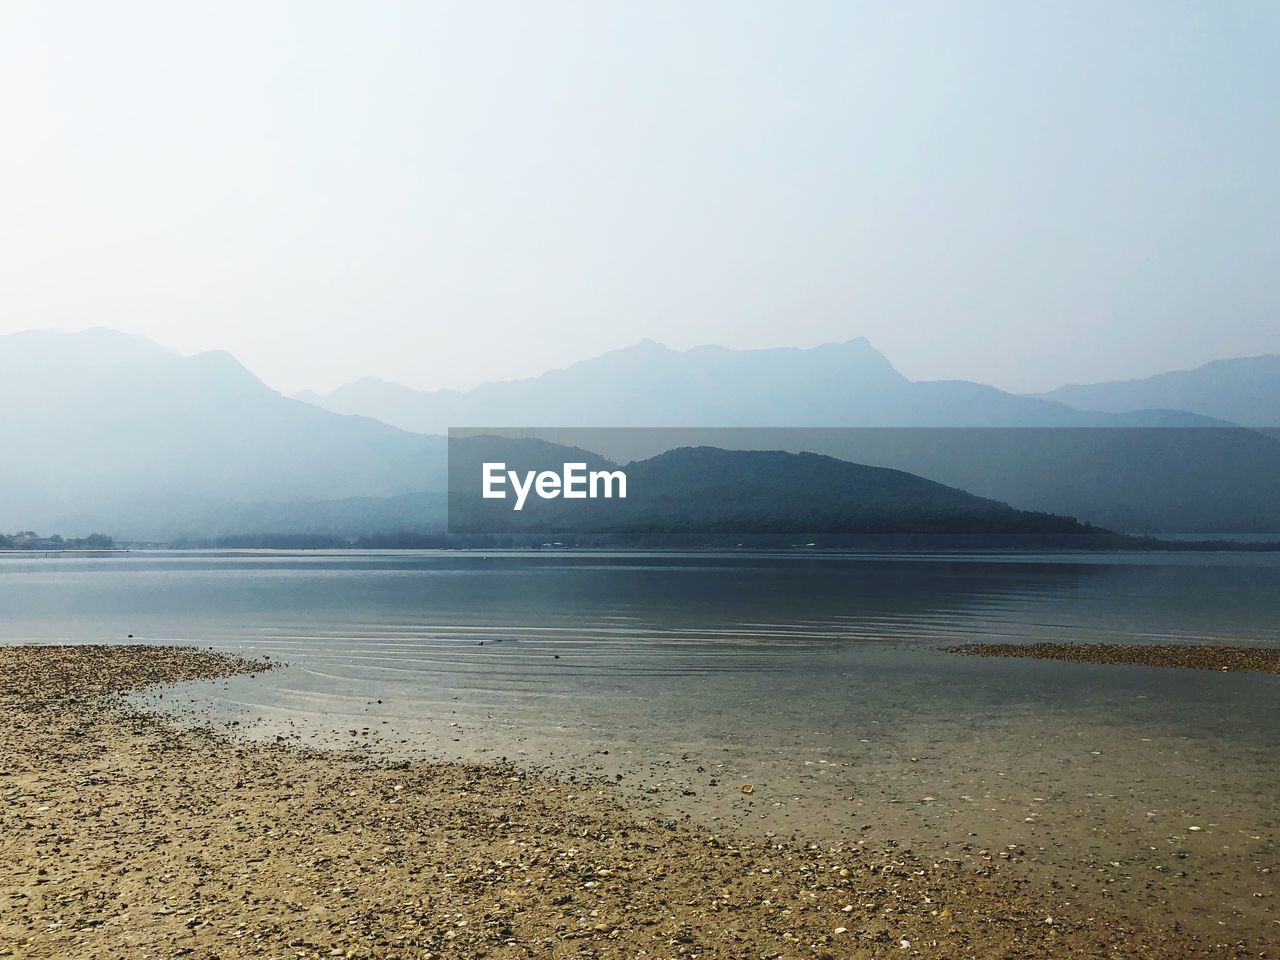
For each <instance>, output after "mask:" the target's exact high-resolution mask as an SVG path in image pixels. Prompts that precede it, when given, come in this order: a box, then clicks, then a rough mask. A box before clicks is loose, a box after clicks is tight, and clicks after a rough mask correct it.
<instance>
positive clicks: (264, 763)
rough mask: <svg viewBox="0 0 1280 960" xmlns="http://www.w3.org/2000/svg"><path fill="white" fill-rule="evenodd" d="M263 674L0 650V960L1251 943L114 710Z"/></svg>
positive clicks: (980, 950)
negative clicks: (161, 691)
mask: <svg viewBox="0 0 1280 960" xmlns="http://www.w3.org/2000/svg"><path fill="white" fill-rule="evenodd" d="M268 667H269V665H268V664H265V663H261V662H258V663H254V662H251V661H245V660H239V659H237V658H234V657H230V656H227V655H220V654H213V653H210V652H207V651H200V650H196V649H194V648H184V647H177V648H174V647H144V646H111V647H108V646H91V647H64V646H24V647H0V704H2V705H3V709H4V713H5V720H6V725H5V733H4V738H5V743H4V748H5V753H6V756H8V757H10V758H12V759H11V761H10V763H9V764H8V765H7V766H8V767H10V768H11V769H7V770H5V771H4V775H3V776H2V777H0V796H2V797H3V808H2V809H3V826H4V829H3V830H2V831H0V848H2V849H0V853H2V856H0V876H2V877H3V878H4V879H3V881H2V882H0V891H3V895H4V897H5V902H6V904H7V909H6V911H5V912H4V914H3V915H0V956H4V955H8V956H29V957H59V956H69V955H74V956H78V957H104V958H105V957H113V956H120V955H131V956H132V955H141V954H143V953H150V954H151V955H152V956H157V957H160V956H178V955H186V956H204V957H212V956H214V955H217V956H220V957H223V958H229V957H237V956H260V955H272V956H290V957H296V958H303V957H306V958H311V957H325V956H350V957H369V958H373V957H383V956H397V957H401V956H410V957H423V958H431V957H445V956H466V957H471V956H477V957H478V956H495V957H497V956H511V957H525V956H546V955H552V956H569V955H586V956H597V957H623V956H636V955H637V954H639V953H640V951H647V952H648V955H650V956H689V957H692V956H694V955H700V956H703V957H747V956H751V957H759V956H770V957H825V956H831V957H835V956H842V957H843V956H852V957H879V956H934V957H953V956H973V957H999V956H1005V955H1007V954H1009V953H1010V952H1011V951H1016V953H1017V955H1019V956H1022V957H1046V958H1047V957H1114V956H1143V957H1169V958H1184V957H1185V958H1194V957H1227V956H1235V957H1246V956H1258V955H1259V953H1260V952H1261V951H1262V950H1264V949H1265V948H1264V947H1263V946H1262V945H1261V943H1255V944H1253V945H1252V946H1249V945H1246V944H1245V943H1241V942H1239V940H1238V938H1237V939H1236V940H1233V941H1232V942H1231V943H1225V942H1209V941H1208V940H1204V939H1201V940H1197V939H1195V938H1193V937H1192V936H1191V935H1190V934H1187V933H1183V932H1179V931H1177V930H1176V929H1173V927H1172V925H1171V926H1170V928H1167V929H1162V928H1160V927H1156V926H1152V925H1150V924H1147V923H1143V922H1140V921H1136V920H1129V919H1125V918H1123V917H1121V916H1118V915H1110V916H1107V915H1103V914H1099V913H1097V912H1096V911H1093V910H1087V909H1085V908H1083V907H1080V906H1078V905H1068V904H1067V903H1066V902H1065V901H1066V899H1067V897H1066V896H1065V895H1064V893H1065V892H1064V891H1061V890H1055V889H1052V888H1050V887H1048V886H1044V885H1037V884H1032V883H1030V882H1028V881H1027V880H1026V879H1025V878H1023V877H1020V876H1018V875H1016V874H1015V873H1014V872H1013V871H1007V870H1004V869H1002V868H1001V866H1000V865H999V864H997V863H993V864H990V865H985V866H982V867H979V868H973V867H970V866H965V865H962V864H960V863H959V862H957V861H954V860H950V859H933V858H931V857H929V856H928V855H927V854H924V853H917V852H912V851H908V850H903V849H899V848H898V847H896V846H893V845H889V846H886V847H884V848H880V849H875V848H871V847H868V846H866V845H864V844H859V843H858V842H857V841H856V840H855V841H852V842H849V843H846V844H827V845H823V846H818V845H816V844H809V843H806V842H805V841H804V840H799V839H795V838H790V839H787V840H782V839H780V838H777V837H765V838H759V839H757V838H753V837H744V836H742V835H740V834H731V833H727V832H726V833H712V832H709V831H708V830H707V829H706V828H703V827H700V826H699V825H698V824H697V823H695V822H673V821H670V820H666V819H663V818H662V817H661V816H660V815H655V814H654V812H653V811H650V810H645V809H643V808H642V807H641V806H640V805H637V804H634V803H633V804H627V803H626V802H624V801H623V799H622V798H621V796H620V795H619V794H618V793H616V792H614V791H612V790H610V789H609V788H608V787H604V786H601V785H599V784H584V783H574V782H565V781H564V780H560V779H556V778H553V777H548V776H545V775H541V774H533V773H529V772H527V771H524V770H522V769H521V768H519V767H516V766H514V765H511V764H501V763H490V764H468V763H457V762H451V763H427V762H418V763H407V762H387V761H381V762H379V761H376V760H370V759H367V758H362V757H359V756H357V755H354V754H352V753H337V752H322V751H316V750H307V749H303V748H299V747H293V746H288V745H285V744H282V743H266V744H254V743H239V742H235V741H232V740H231V739H229V738H228V737H227V736H225V735H223V734H221V733H219V732H218V731H216V730H208V729H199V728H189V727H180V726H177V725H175V724H173V723H169V722H166V721H165V720H163V719H161V718H158V717H156V716H154V715H148V714H142V713H139V712H137V711H136V710H131V709H128V708H126V707H125V706H124V705H123V704H122V703H121V702H120V701H119V700H118V699H117V698H116V697H115V695H116V694H119V693H123V692H125V691H129V690H137V689H140V688H142V687H144V686H146V685H149V684H153V683H157V682H164V681H166V680H193V679H198V678H203V679H206V680H217V679H220V678H226V677H228V676H232V675H236V674H243V673H254V672H259V671H262V670H264V669H268ZM904 941H905V942H906V946H904V945H903V942H904ZM6 951H8V952H7V953H6Z"/></svg>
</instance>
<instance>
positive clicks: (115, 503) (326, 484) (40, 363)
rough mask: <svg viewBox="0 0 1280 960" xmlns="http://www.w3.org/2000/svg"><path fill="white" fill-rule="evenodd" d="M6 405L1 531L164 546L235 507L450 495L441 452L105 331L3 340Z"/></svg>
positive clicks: (195, 359) (212, 362) (244, 374)
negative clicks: (104, 533)
mask: <svg viewBox="0 0 1280 960" xmlns="http://www.w3.org/2000/svg"><path fill="white" fill-rule="evenodd" d="M0 403H3V406H4V410H5V415H4V417H3V418H0V448H3V449H4V450H5V451H6V457H5V459H6V465H5V470H4V475H3V479H2V480H0V486H2V487H3V489H2V491H0V529H5V528H18V527H21V528H24V529H31V528H34V529H45V530H50V531H57V532H64V533H68V534H71V533H75V532H77V531H82V530H86V529H99V530H101V529H109V530H111V532H112V533H113V534H114V535H115V536H117V537H136V538H146V537H151V536H169V535H173V534H175V533H180V532H182V531H183V529H184V523H185V522H186V518H191V519H192V520H193V521H195V520H197V519H199V518H207V517H208V516H210V515H216V514H217V513H218V512H220V511H222V510H225V509H229V508H231V507H232V506H233V505H236V504H245V503H257V502H264V501H277V502H290V501H307V500H332V499H339V498H345V497H370V496H373V497H385V496H394V495H398V494H406V493H410V492H415V491H421V490H423V489H437V490H439V489H441V488H442V487H443V485H444V441H443V440H442V439H440V438H431V437H423V436H420V435H417V434H410V433H406V432H404V431H402V430H398V429H396V428H395V427H391V426H388V425H387V424H384V423H380V422H379V421H377V420H372V419H368V418H364V417H353V416H342V415H339V414H335V413H331V412H329V411H327V410H322V409H320V408H318V407H315V406H312V405H309V404H305V403H302V402H300V401H297V400H291V399H289V398H287V397H284V396H282V395H281V394H279V393H277V392H276V391H274V390H272V389H271V388H269V387H267V386H266V385H265V384H263V383H262V382H261V381H260V380H258V379H257V378H256V377H255V376H254V375H253V374H251V373H250V372H249V371H248V370H246V369H245V368H244V367H243V366H241V365H240V364H239V363H238V362H237V361H236V360H235V359H234V358H233V357H232V356H231V355H230V354H227V353H224V352H221V351H211V352H208V353H201V354H197V355H195V356H191V357H184V356H181V355H179V354H176V353H173V352H172V351H169V350H165V349H163V348H161V347H159V346H157V345H156V344H154V343H152V342H150V341H148V340H145V339H141V338H137V337H130V336H126V335H124V334H120V333H116V332H114V331H110V330H104V329H94V330H87V331H83V332H81V333H61V332H44V331H42V332H33V333H22V334H16V335H12V336H4V337H0ZM199 522H200V523H203V522H204V520H200V521H199Z"/></svg>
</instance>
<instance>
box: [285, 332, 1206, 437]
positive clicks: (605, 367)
mask: <svg viewBox="0 0 1280 960" xmlns="http://www.w3.org/2000/svg"><path fill="white" fill-rule="evenodd" d="M304 399H307V400H308V401H309V402H312V403H315V404H318V405H320V406H322V407H324V408H325V409H327V410H331V411H334V412H337V413H348V414H360V415H362V416H367V417H375V418H376V419H379V420H382V421H383V422H384V423H390V424H393V425H395V426H397V427H400V428H402V429H405V430H411V431H414V432H418V433H443V432H444V431H446V430H448V429H449V428H450V427H477V426H515V425H520V424H529V425H536V426H580V427H586V426H614V427H621V426H694V427H734V426H743V427H768V426H783V427H794V426H808V427H822V426H841V427H844V426H893V427H913V426H928V427H960V426H966V427H975V426H983V427H1032V426H1034V427H1065V426H1076V427H1097V426H1153V425H1171V426H1172V425H1176V426H1191V425H1204V424H1206V423H1208V422H1209V421H1208V420H1206V419H1204V418H1201V417H1198V416H1196V415H1194V414H1188V413H1185V412H1180V411H1176V410H1151V411H1146V410H1143V411H1125V412H1121V413H1098V412H1091V411H1082V410H1077V409H1074V408H1072V407H1069V406H1067V405H1066V404H1063V403H1059V402H1056V401H1053V400H1045V399H1040V398H1036V397H1022V396H1017V395H1014V394H1011V393H1006V392H1004V391H1003V390H998V389H996V388H995V387H989V386H985V385H983V384H980V383H973V382H971V381H966V380H938V381H913V380H909V379H908V378H906V377H904V376H903V375H902V374H901V373H899V372H898V371H897V370H895V369H894V367H893V365H892V364H891V363H890V362H889V361H888V359H887V358H886V357H885V356H884V355H883V354H881V353H880V352H879V351H877V350H876V349H875V348H874V347H872V346H871V344H870V343H868V342H867V341H866V340H865V339H863V338H861V337H859V338H857V339H854V340H850V341H848V342H846V343H838V344H827V345H825V346H820V347H814V348H812V349H807V350H801V349H791V348H782V349H772V350H729V349H726V348H724V347H715V346H704V347H695V348H694V349H692V350H685V351H677V350H671V349H669V348H667V347H664V346H662V345H661V344H657V343H654V342H652V341H649V340H646V341H644V342H642V343H639V344H636V345H635V346H633V347H627V348H625V349H622V350H615V351H612V352H611V353H606V354H604V355H603V356H599V357H594V358H592V359H589V360H583V361H581V362H580V363H576V364H574V365H572V366H570V367H567V368H565V369H563V370H553V371H551V372H549V373H545V374H543V375H541V376H539V377H533V378H530V379H527V380H514V381H506V382H500V383H486V384H482V385H481V386H478V387H476V388H475V389H473V390H469V391H465V392H460V391H456V390H439V391H431V392H423V391H416V390H411V389H409V388H408V387H403V386H400V385H398V384H393V383H387V382H386V381H383V380H378V379H376V378H372V377H367V378H365V379H362V380H357V381H355V382H354V383H350V384H347V385H346V386H344V387H339V388H338V389H337V390H334V391H333V392H332V393H329V394H326V395H323V396H318V395H315V394H307V395H305V396H304Z"/></svg>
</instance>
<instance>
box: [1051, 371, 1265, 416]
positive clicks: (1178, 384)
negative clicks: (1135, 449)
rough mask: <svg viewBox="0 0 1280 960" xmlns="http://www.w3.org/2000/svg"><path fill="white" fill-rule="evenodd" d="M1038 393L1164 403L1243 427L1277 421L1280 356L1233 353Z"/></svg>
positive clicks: (1110, 407) (1099, 406)
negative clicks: (1191, 365) (1145, 373)
mask: <svg viewBox="0 0 1280 960" xmlns="http://www.w3.org/2000/svg"><path fill="white" fill-rule="evenodd" d="M1040 399H1044V400H1052V401H1056V402H1058V403H1065V404H1068V405H1070V406H1072V407H1077V408H1079V409H1081V410H1097V411H1109V412H1113V413H1114V412H1121V411H1126V410H1137V409H1140V408H1143V407H1169V408H1177V409H1179V410H1189V411H1191V412H1192V413H1198V414H1202V415H1204V416H1206V417H1216V418H1218V419H1221V420H1228V421H1230V422H1231V423H1238V424H1240V425H1241V426H1244V427H1280V357H1278V356H1262V357H1237V358H1235V359H1232V360H1214V361H1213V362H1212V363H1206V364H1205V365H1204V366H1201V367H1196V368H1195V369H1194V370H1174V371H1171V372H1169V373H1161V374H1157V375H1156V376H1154V377H1147V378H1145V379H1142V380H1116V381H1112V382H1109V383H1093V384H1085V385H1082V384H1071V385H1068V386H1065V387H1059V388H1058V389H1057V390H1052V391H1050V392H1049V393H1045V394H1041V395H1040Z"/></svg>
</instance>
